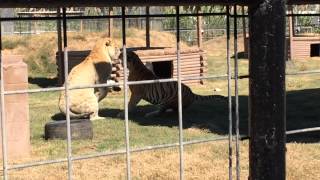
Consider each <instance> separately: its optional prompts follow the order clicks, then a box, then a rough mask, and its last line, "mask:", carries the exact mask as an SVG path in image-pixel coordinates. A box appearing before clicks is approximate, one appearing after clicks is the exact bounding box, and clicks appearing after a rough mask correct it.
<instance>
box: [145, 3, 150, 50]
mask: <svg viewBox="0 0 320 180" xmlns="http://www.w3.org/2000/svg"><path fill="white" fill-rule="evenodd" d="M146 15H147V17H146V47H147V48H149V47H150V17H149V15H150V8H149V6H147V7H146Z"/></svg>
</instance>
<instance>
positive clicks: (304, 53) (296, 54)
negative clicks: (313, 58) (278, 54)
mask: <svg viewBox="0 0 320 180" xmlns="http://www.w3.org/2000/svg"><path fill="white" fill-rule="evenodd" d="M291 43H292V44H291V46H292V57H293V59H305V58H308V57H310V53H311V52H310V51H311V48H310V47H311V44H320V37H293V39H292V41H291Z"/></svg>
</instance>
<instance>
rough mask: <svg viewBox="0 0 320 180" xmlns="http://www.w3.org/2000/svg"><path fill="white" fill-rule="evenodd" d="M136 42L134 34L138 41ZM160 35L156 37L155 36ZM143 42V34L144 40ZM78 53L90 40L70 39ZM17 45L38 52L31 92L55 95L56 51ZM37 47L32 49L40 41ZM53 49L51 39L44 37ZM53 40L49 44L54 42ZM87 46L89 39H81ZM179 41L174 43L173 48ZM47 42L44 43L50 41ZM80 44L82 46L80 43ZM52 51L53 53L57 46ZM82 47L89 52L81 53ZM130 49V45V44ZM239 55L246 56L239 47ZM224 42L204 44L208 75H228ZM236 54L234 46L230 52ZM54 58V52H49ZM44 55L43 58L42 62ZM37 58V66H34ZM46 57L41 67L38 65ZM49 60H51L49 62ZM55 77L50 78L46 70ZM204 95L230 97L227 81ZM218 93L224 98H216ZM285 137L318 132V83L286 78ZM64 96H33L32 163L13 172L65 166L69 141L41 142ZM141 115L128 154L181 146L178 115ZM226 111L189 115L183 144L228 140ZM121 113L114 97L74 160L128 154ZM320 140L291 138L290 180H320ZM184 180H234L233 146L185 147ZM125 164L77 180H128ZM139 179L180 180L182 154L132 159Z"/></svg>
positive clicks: (37, 175) (29, 174)
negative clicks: (230, 175) (307, 130)
mask: <svg viewBox="0 0 320 180" xmlns="http://www.w3.org/2000/svg"><path fill="white" fill-rule="evenodd" d="M133 34H134V33H133ZM155 34H156V33H155ZM141 36H143V34H142V35H141ZM163 36H166V37H167V39H159V41H161V42H166V43H164V45H165V46H169V45H174V38H172V37H171V36H170V35H167V34H166V35H163ZM71 37H72V38H73V39H72V38H71V39H72V41H71V46H74V47H73V49H86V48H89V47H90V44H89V43H88V41H92V40H93V39H94V38H91V37H90V38H88V37H87V36H85V35H75V36H71ZM15 38H16V41H17V42H18V44H16V45H12V44H11V45H10V46H9V45H8V47H12V48H11V49H10V48H8V49H7V52H6V53H23V52H24V51H25V49H27V48H26V47H29V48H30V47H31V48H34V52H33V56H32V54H31V55H30V54H28V55H27V58H26V59H25V61H26V62H28V64H29V67H33V68H30V73H29V74H30V77H29V83H30V86H29V87H30V88H43V87H52V86H54V85H55V80H54V79H52V77H54V75H55V66H54V67H46V66H53V63H54V61H53V60H52V57H51V56H52V55H53V54H54V48H53V50H52V48H51V46H50V47H47V50H48V49H50V52H45V53H43V54H45V55H44V56H43V57H42V56H41V52H39V53H35V52H37V49H36V48H35V47H32V45H30V44H24V43H22V44H19V42H24V41H22V40H20V38H21V37H15ZM39 38H40V37H39V36H38V37H36V39H31V40H28V41H31V42H32V41H36V40H39ZM42 38H44V39H47V40H48V41H50V42H51V41H52V42H51V43H52V44H54V41H55V39H54V38H53V37H52V36H50V35H49V36H46V37H42ZM50 38H51V39H50ZM83 38H84V39H83ZM168 39H173V40H171V41H170V40H168ZM128 41H129V42H132V44H139V43H141V44H143V41H141V39H140V40H139V38H138V37H137V38H135V39H133V40H130V37H129V39H128ZM44 42H45V41H44ZM77 42H78V43H77ZM52 44H51V45H52ZM82 44H86V46H85V45H83V46H82ZM129 44H130V43H129ZM239 45H240V47H239V50H240V51H241V50H242V49H243V47H242V44H241V42H240V43H239ZM225 46H226V44H225V39H224V38H217V39H214V40H210V41H208V42H205V44H204V48H205V49H206V50H207V54H208V69H209V74H211V75H218V74H225V73H226V53H225V50H224V49H225ZM231 47H232V46H231ZM51 51H52V52H51ZM39 54H40V55H39ZM31 57H33V59H32V58H31ZM37 57H40V59H41V60H43V61H40V62H39V61H37ZM45 60H48V62H46V61H45ZM287 67H288V68H287V71H290V72H295V71H302V70H313V69H320V59H317V58H310V59H308V60H295V61H293V62H290V63H288V65H287ZM47 68H49V70H50V71H48V69H47ZM239 70H240V74H247V73H248V61H247V59H240V60H239ZM191 88H192V90H193V91H194V92H196V93H199V94H213V93H215V94H222V95H224V96H226V95H227V81H226V80H210V81H206V82H205V84H204V85H202V86H199V85H194V86H191ZM215 88H219V89H221V91H220V92H215V91H213V90H214V89H215ZM287 91H288V92H287V129H288V130H290V129H298V128H306V127H315V126H319V124H320V113H319V112H318V110H319V108H320V77H319V76H317V75H310V76H306V75H304V76H288V78H287ZM58 96H59V93H58V92H49V93H38V94H30V95H29V106H30V122H31V144H32V151H31V156H30V157H27V158H24V159H19V160H17V159H15V160H13V159H12V160H10V163H11V164H16V163H26V162H34V161H39V160H52V159H56V158H65V157H66V155H67V154H66V152H67V144H66V141H64V140H50V141H46V140H44V139H43V134H44V125H45V124H46V123H47V122H48V121H51V119H52V117H56V116H57V115H58V114H59V109H58ZM239 100H240V132H241V134H243V135H245V134H246V133H247V119H248V107H247V106H248V80H246V79H244V80H240V84H239ZM139 105H140V108H139V111H138V112H137V113H134V114H131V115H130V117H129V127H130V147H131V148H142V147H144V146H151V145H160V144H167V143H176V142H178V136H179V132H178V120H177V115H175V114H166V115H163V116H161V117H153V118H144V117H143V115H144V113H146V112H150V111H152V110H154V109H155V108H156V107H154V106H152V105H150V104H148V103H146V102H142V103H140V104H139ZM227 107H228V104H227V102H216V103H210V102H209V103H207V102H205V103H202V102H197V103H195V104H193V105H192V106H191V107H190V108H188V109H186V110H185V111H184V112H183V123H184V126H183V128H184V129H183V133H184V140H185V141H188V140H199V139H207V138H214V137H224V136H227V135H228V109H227ZM122 109H123V92H120V93H111V94H109V95H108V97H107V98H105V99H104V100H103V101H102V102H101V103H100V112H99V113H100V116H103V117H105V119H102V120H98V121H94V122H93V126H94V129H93V131H94V138H93V139H92V140H77V141H73V142H72V153H73V155H75V156H79V155H88V154H95V153H100V152H109V151H117V150H123V149H124V148H125V129H124V121H123V120H121V119H118V118H116V114H117V113H118V112H120V111H121V110H122ZM319 141H320V134H319V132H316V133H308V134H300V135H295V136H289V137H288V143H287V179H290V180H291V179H292V180H301V179H308V180H309V179H314V180H316V179H320V166H319V164H320V143H319ZM240 147H241V149H240V151H241V157H240V162H241V179H247V177H248V141H247V140H245V141H241V142H240ZM184 159H185V178H186V179H199V180H200V179H201V180H202V179H227V177H228V142H227V141H218V142H211V143H205V144H197V145H188V146H186V147H185V153H184ZM125 162H126V159H125V156H124V155H116V156H110V157H102V158H96V159H90V160H81V161H76V162H75V163H74V167H73V170H74V177H75V179H90V180H91V179H125V175H126V172H125V169H126V165H125ZM131 162H132V176H133V179H178V177H179V149H178V148H168V149H161V150H152V151H145V152H140V153H133V154H132V157H131ZM66 172H67V164H66V163H62V164H54V165H46V166H39V167H33V168H26V169H22V170H15V171H10V177H11V178H12V179H30V180H31V179H32V180H37V179H39V180H40V179H64V178H66V175H67V174H66Z"/></svg>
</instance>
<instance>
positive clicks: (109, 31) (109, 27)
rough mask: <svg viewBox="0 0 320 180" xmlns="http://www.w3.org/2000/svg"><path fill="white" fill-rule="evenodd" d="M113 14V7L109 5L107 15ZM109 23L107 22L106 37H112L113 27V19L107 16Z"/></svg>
mask: <svg viewBox="0 0 320 180" xmlns="http://www.w3.org/2000/svg"><path fill="white" fill-rule="evenodd" d="M112 15H113V7H109V16H112ZM108 21H109V24H108V37H109V38H111V37H112V29H113V19H112V18H109V19H108Z"/></svg>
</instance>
